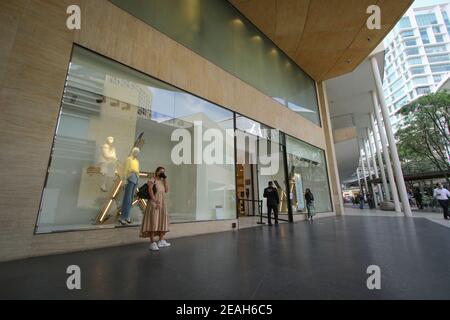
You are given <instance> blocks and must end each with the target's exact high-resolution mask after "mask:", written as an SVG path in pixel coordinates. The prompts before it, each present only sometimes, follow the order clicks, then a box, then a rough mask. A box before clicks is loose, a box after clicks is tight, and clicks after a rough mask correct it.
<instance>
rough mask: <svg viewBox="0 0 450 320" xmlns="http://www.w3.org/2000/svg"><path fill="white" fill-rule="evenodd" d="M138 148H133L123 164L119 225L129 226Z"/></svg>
mask: <svg viewBox="0 0 450 320" xmlns="http://www.w3.org/2000/svg"><path fill="white" fill-rule="evenodd" d="M139 152H140V150H139V148H133V150H132V151H131V155H130V156H129V157H128V158H127V160H126V162H125V170H124V177H125V183H126V185H125V192H124V194H123V201H122V214H121V217H120V219H119V222H120V224H121V225H125V224H127V223H128V224H130V223H131V220H130V210H131V204H132V203H133V198H134V193H135V191H136V186H137V184H138V181H139V160H138V158H137V157H138V155H139Z"/></svg>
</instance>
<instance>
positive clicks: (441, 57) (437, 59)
mask: <svg viewBox="0 0 450 320" xmlns="http://www.w3.org/2000/svg"><path fill="white" fill-rule="evenodd" d="M449 60H450V54H448V53H447V54H438V55H432V56H428V61H429V62H430V63H434V62H443V61H449Z"/></svg>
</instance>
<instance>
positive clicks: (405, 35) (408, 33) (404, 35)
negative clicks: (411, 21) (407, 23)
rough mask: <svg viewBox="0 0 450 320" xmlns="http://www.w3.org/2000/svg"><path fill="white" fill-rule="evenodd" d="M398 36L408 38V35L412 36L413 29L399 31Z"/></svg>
mask: <svg viewBox="0 0 450 320" xmlns="http://www.w3.org/2000/svg"><path fill="white" fill-rule="evenodd" d="M400 36H401V37H402V38H403V39H404V38H409V37H414V31H413V30H408V31H403V32H401V33H400Z"/></svg>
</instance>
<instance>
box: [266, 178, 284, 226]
mask: <svg viewBox="0 0 450 320" xmlns="http://www.w3.org/2000/svg"><path fill="white" fill-rule="evenodd" d="M264 198H266V199H267V213H268V218H269V226H271V225H272V211H273V214H274V216H275V224H278V205H279V204H280V198H279V197H278V190H277V189H276V188H274V187H273V182H272V181H270V182H269V187H268V188H266V189H264Z"/></svg>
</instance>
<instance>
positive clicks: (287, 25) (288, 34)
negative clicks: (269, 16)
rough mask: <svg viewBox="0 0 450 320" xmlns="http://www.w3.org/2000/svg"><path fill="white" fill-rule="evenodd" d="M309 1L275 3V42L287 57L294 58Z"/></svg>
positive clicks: (288, 0)
mask: <svg viewBox="0 0 450 320" xmlns="http://www.w3.org/2000/svg"><path fill="white" fill-rule="evenodd" d="M309 4H310V0H287V1H277V12H276V21H277V23H276V29H275V42H276V43H277V45H278V46H279V47H280V48H281V49H282V50H284V51H285V52H286V53H287V54H288V55H289V56H294V55H295V53H296V52H297V48H298V45H299V43H300V37H299V36H298V35H299V34H303V29H304V28H305V22H306V16H307V13H308V7H309Z"/></svg>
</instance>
